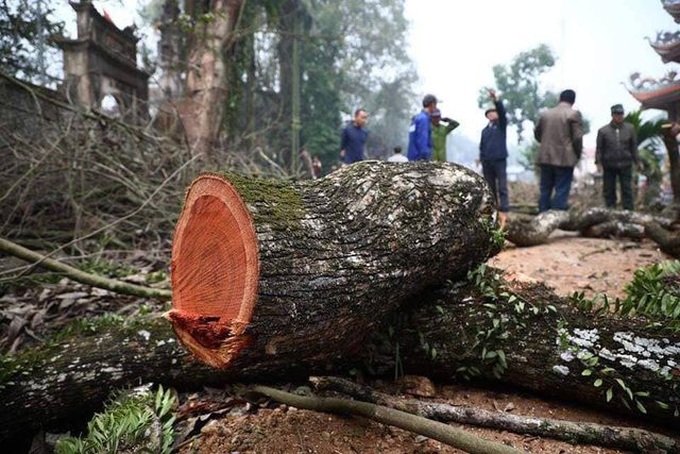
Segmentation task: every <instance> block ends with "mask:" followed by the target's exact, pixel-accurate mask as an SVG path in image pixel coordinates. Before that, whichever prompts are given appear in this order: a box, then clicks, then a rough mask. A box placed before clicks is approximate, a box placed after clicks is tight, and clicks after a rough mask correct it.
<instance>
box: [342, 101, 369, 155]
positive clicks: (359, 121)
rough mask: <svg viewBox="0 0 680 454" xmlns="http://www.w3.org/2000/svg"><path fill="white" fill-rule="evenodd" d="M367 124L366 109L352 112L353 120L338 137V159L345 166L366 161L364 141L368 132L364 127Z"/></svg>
mask: <svg viewBox="0 0 680 454" xmlns="http://www.w3.org/2000/svg"><path fill="white" fill-rule="evenodd" d="M367 122H368V112H366V109H363V108H361V109H357V110H356V111H355V112H354V120H353V121H352V123H350V124H348V125H347V126H345V128H344V129H343V130H342V135H341V137H340V159H342V162H344V163H345V164H352V163H354V162H359V161H363V160H364V159H366V141H367V140H368V130H366V128H365V126H366V123H367Z"/></svg>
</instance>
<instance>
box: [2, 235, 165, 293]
mask: <svg viewBox="0 0 680 454" xmlns="http://www.w3.org/2000/svg"><path fill="white" fill-rule="evenodd" d="M0 251H2V252H5V253H7V254H9V255H12V256H14V257H17V258H20V259H22V260H25V261H27V262H31V263H34V264H36V265H39V266H41V267H43V268H46V269H48V270H51V271H54V272H57V273H63V274H64V275H66V277H68V278H70V279H72V280H74V281H76V282H80V283H81V284H86V285H91V286H93V287H97V288H102V289H105V290H110V291H112V292H115V293H120V294H123V295H132V296H139V297H142V298H156V299H159V300H169V299H171V298H172V291H170V290H166V289H155V288H150V287H143V286H141V285H135V284H129V283H127V282H121V281H117V280H115V279H109V278H106V277H102V276H96V275H94V274H90V273H86V272H84V271H81V270H79V269H78V268H74V267H72V266H69V265H66V264H64V263H61V262H59V261H58V260H54V259H51V258H49V257H45V256H44V255H42V254H39V253H37V252H34V251H31V250H30V249H26V248H25V247H23V246H20V245H18V244H16V243H13V242H12V241H9V240H6V239H4V238H0Z"/></svg>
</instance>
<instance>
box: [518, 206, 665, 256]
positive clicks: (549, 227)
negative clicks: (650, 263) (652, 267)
mask: <svg viewBox="0 0 680 454" xmlns="http://www.w3.org/2000/svg"><path fill="white" fill-rule="evenodd" d="M650 224H653V225H658V226H659V228H661V227H663V228H669V227H670V225H671V220H670V219H665V218H660V217H656V216H651V215H648V214H643V213H637V212H634V211H627V210H612V209H608V208H590V209H588V210H585V211H557V210H550V211H545V212H543V213H540V214H538V215H536V216H530V215H525V214H521V213H513V214H512V215H511V216H510V217H509V218H508V223H507V230H506V239H507V240H508V241H510V242H511V243H513V244H515V245H516V246H519V247H525V246H536V245H538V244H543V243H545V242H546V241H547V239H548V236H550V234H551V233H552V232H553V231H555V230H556V229H561V230H567V231H572V232H579V233H580V234H581V235H582V236H585V237H589V238H606V237H623V238H632V239H635V240H640V239H642V238H643V237H644V234H645V233H647V234H648V235H649V233H648V232H647V230H646V227H647V226H648V225H650ZM661 230H663V229H661ZM649 236H650V238H652V239H654V240H655V241H657V242H658V241H659V240H657V239H655V238H654V237H652V236H651V235H649ZM676 249H677V248H676ZM664 252H667V251H664ZM667 253H670V252H667ZM671 255H673V254H672V253H671ZM674 256H675V257H678V255H674Z"/></svg>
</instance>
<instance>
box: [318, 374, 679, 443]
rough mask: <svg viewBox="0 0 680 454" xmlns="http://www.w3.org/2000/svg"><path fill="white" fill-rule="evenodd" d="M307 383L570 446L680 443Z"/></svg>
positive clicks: (336, 383)
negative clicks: (552, 440) (557, 441)
mask: <svg viewBox="0 0 680 454" xmlns="http://www.w3.org/2000/svg"><path fill="white" fill-rule="evenodd" d="M310 381H311V382H312V384H313V385H314V387H315V388H316V389H317V390H324V391H336V392H340V393H342V394H346V395H348V396H351V397H354V398H356V399H361V400H362V401H364V402H370V403H373V404H376V405H382V406H385V407H389V408H394V409H397V410H399V411H403V412H406V413H410V414H416V415H419V416H421V417H424V418H429V419H435V420H437V421H445V422H457V423H461V424H471V425H475V426H481V427H488V428H493V429H499V430H507V431H510V432H514V433H519V434H526V435H537V436H541V437H549V438H553V439H555V440H564V441H568V442H569V443H572V444H575V443H576V444H590V445H597V446H606V447H611V448H617V449H625V450H628V451H633V452H642V453H649V452H668V453H677V452H680V441H678V440H677V439H673V438H671V437H667V436H665V435H662V434H658V433H654V432H650V431H647V430H643V429H637V428H632V427H617V426H605V425H602V424H595V423H585V422H573V421H565V420H560V419H546V418H536V417H525V416H517V415H510V414H508V413H504V412H494V411H488V410H483V409H480V408H472V407H467V406H465V407H464V406H456V405H449V404H442V403H434V402H423V401H419V400H415V399H409V400H406V399H400V398H397V397H393V396H390V395H388V394H385V393H381V392H378V391H375V390H374V389H372V388H369V387H367V386H362V385H359V384H356V383H354V382H351V381H349V380H346V379H343V378H338V377H312V378H311V379H310Z"/></svg>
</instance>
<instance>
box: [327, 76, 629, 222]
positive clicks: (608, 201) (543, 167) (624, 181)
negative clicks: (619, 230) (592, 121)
mask: <svg viewBox="0 0 680 454" xmlns="http://www.w3.org/2000/svg"><path fill="white" fill-rule="evenodd" d="M488 94H489V98H490V100H491V102H492V104H491V105H490V107H489V108H488V109H486V111H485V112H484V115H485V117H486V118H487V120H488V124H487V125H486V126H485V127H484V128H483V129H482V132H481V138H480V142H479V163H480V164H481V167H482V175H483V176H484V179H485V180H486V182H487V184H488V185H489V188H490V190H491V193H492V194H493V196H494V199H495V201H496V205H497V207H498V211H499V220H500V224H501V226H502V227H503V226H504V225H505V222H506V220H507V213H508V211H509V194H508V181H507V170H506V169H507V158H508V149H507V125H508V121H507V114H506V110H505V106H504V104H503V101H502V100H501V99H500V98H499V97H498V95H497V94H496V92H495V91H494V90H488ZM575 101H576V93H575V92H574V90H570V89H568V90H564V91H563V92H562V93H560V96H559V102H558V104H557V105H556V106H555V107H553V108H551V109H547V110H545V111H543V112H542V113H541V114H540V117H539V118H538V119H537V121H536V122H535V128H534V137H535V138H536V140H537V141H538V142H539V144H540V145H539V150H538V156H537V158H536V164H537V166H538V167H539V169H540V177H539V188H540V196H539V200H538V210H539V212H544V211H547V210H566V209H567V207H568V198H569V193H570V191H571V184H572V181H573V175H574V168H575V166H576V164H577V163H578V161H579V160H580V159H581V154H582V152H583V119H582V117H581V113H580V112H579V111H578V110H576V109H574V103H575ZM422 105H423V108H422V110H421V111H420V112H419V113H418V114H417V115H415V116H414V117H413V118H412V120H411V124H410V127H409V134H408V149H407V154H406V156H404V154H403V153H402V149H401V147H395V149H394V155H393V156H391V157H390V158H388V161H391V162H407V161H429V160H436V161H446V137H447V135H448V134H449V133H450V132H451V131H453V130H454V129H455V128H456V127H458V126H459V123H458V122H457V121H455V120H452V119H451V118H448V117H443V118H442V114H441V111H440V110H439V109H438V108H437V98H436V97H435V96H434V95H431V94H428V95H426V96H425V97H424V98H423V100H422ZM611 116H612V120H611V122H609V123H608V124H606V125H605V126H603V127H601V128H600V129H599V130H598V132H597V146H596V153H595V163H596V164H597V166H598V170H599V171H600V172H602V177H603V192H604V201H605V205H606V206H607V207H609V208H615V207H616V183H617V180H618V183H619V185H620V191H621V205H622V207H623V208H624V209H626V210H632V209H633V194H632V175H633V165H636V166H638V167H639V166H640V164H639V163H638V154H637V139H636V134H635V129H634V127H633V126H632V125H631V124H630V123H628V122H626V121H625V116H624V109H623V106H622V105H621V104H616V105H613V106H612V107H611ZM367 120H368V113H367V112H366V110H364V109H358V110H357V111H356V112H355V114H354V120H353V121H352V123H351V124H349V125H348V126H347V127H345V128H344V129H343V131H342V138H341V146H340V157H341V159H342V160H343V162H344V163H345V164H351V163H353V162H357V161H361V160H363V159H364V157H365V145H366V140H367V138H368V132H367V130H366V128H365V127H364V126H365V125H366V122H367Z"/></svg>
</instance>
